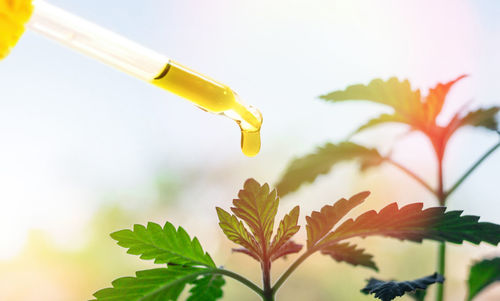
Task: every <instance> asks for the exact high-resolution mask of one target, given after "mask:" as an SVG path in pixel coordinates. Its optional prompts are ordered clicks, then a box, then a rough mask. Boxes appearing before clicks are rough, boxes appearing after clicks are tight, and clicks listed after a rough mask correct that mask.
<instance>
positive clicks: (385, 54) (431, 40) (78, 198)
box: [0, 0, 500, 256]
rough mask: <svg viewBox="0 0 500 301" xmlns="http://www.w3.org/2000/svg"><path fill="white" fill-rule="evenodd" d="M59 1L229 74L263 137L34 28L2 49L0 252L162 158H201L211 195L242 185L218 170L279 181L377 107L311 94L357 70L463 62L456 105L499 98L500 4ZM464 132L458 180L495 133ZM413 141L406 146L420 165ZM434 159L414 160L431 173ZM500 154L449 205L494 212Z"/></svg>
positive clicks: (80, 216)
mask: <svg viewBox="0 0 500 301" xmlns="http://www.w3.org/2000/svg"><path fill="white" fill-rule="evenodd" d="M50 2H51V3H53V4H56V5H58V6H60V7H62V8H64V9H67V10H69V11H71V12H73V13H75V14H77V15H80V16H82V17H85V18H87V19H90V20H92V21H95V22H96V23H98V24H100V25H102V26H104V27H107V28H109V29H111V30H113V31H116V32H118V33H120V34H122V35H124V36H126V37H128V38H130V39H132V40H135V41H137V42H140V43H141V44H144V45H146V46H148V47H150V48H152V49H155V50H157V51H159V52H161V53H164V54H165V55H167V56H169V57H172V58H174V59H176V60H178V61H180V62H182V63H183V64H186V65H188V66H191V67H193V68H194V69H197V70H199V71H201V72H204V73H207V74H209V75H211V76H212V77H214V78H216V79H218V80H220V81H222V82H224V83H227V84H228V85H230V86H231V87H233V88H234V89H235V90H236V91H237V92H238V93H239V94H240V96H242V97H243V98H244V99H245V100H246V101H247V102H248V103H250V104H254V105H255V106H256V107H258V108H259V109H261V111H262V113H263V115H264V126H263V129H262V134H263V147H262V152H261V154H260V155H259V156H257V157H256V158H252V159H250V158H246V157H244V156H243V155H242V154H241V152H240V150H239V139H240V137H239V131H238V129H237V127H236V126H235V125H233V124H232V122H231V121H229V120H227V119H225V118H223V117H219V116H215V115H210V114H207V113H204V112H202V111H201V110H198V109H196V108H195V107H194V106H192V105H191V104H189V103H188V102H186V101H184V100H181V99H180V98H178V97H176V96H174V95H171V94H168V93H165V92H164V91H162V90H159V89H157V88H155V87H153V86H150V85H148V84H146V83H143V82H140V81H138V80H136V79H135V78H132V77H129V76H127V75H125V74H121V73H120V72H118V71H115V70H113V69H111V68H109V67H107V66H105V65H102V64H100V63H98V62H95V61H93V60H91V59H88V58H86V57H83V56H81V55H79V54H77V53H74V52H72V51H70V50H68V49H66V48H63V47H61V46H59V45H57V44H55V43H53V42H52V41H49V40H47V39H45V38H44V37H41V36H38V35H36V34H35V33H31V32H27V33H26V34H25V36H24V37H23V38H22V40H21V42H20V43H19V45H18V46H17V47H16V48H15V49H14V51H13V53H12V55H11V56H10V57H9V58H8V59H6V60H5V61H2V62H0V80H1V82H2V89H1V93H0V124H1V126H0V141H2V143H1V145H2V148H1V150H0V166H1V167H2V168H0V182H1V184H0V187H2V188H1V189H0V198H1V199H2V204H4V205H3V206H2V210H0V229H2V230H0V233H1V234H2V236H3V237H6V240H7V241H8V242H10V244H8V245H10V247H8V248H9V249H3V248H4V247H3V246H4V245H7V244H2V246H0V256H2V254H12V253H13V252H14V251H13V250H14V249H15V248H13V247H12V246H21V245H22V243H23V239H24V237H25V234H26V232H27V231H28V230H29V229H30V228H42V229H46V230H48V231H50V232H51V233H53V235H55V236H56V237H59V238H60V240H64V239H66V238H67V237H69V236H70V234H71V233H75V231H80V230H82V229H84V228H85V222H86V221H87V220H88V218H89V216H90V215H91V214H92V212H93V211H94V210H95V209H96V208H98V206H99V205H100V204H101V203H102V202H103V199H104V198H103V196H105V195H109V194H113V193H117V194H130V195H135V196H137V198H138V199H144V200H147V199H148V198H150V196H151V194H152V192H151V190H150V187H149V186H148V183H150V182H151V180H152V179H153V178H154V177H155V175H156V173H157V172H158V170H160V169H162V168H165V169H169V170H172V171H174V172H176V171H179V172H181V171H182V170H184V169H193V168H197V169H200V170H203V174H204V177H205V178H206V179H207V180H206V183H205V184H203V185H200V186H199V187H195V188H194V189H193V191H197V192H199V195H198V196H196V195H195V196H196V197H197V198H201V197H202V196H203V198H204V200H205V201H206V202H207V208H211V207H213V204H214V203H215V202H220V201H221V200H220V199H211V198H210V196H212V197H214V198H215V197H221V195H222V196H226V195H228V196H232V194H234V191H235V188H233V187H230V188H227V190H228V191H227V192H223V193H222V192H219V194H217V193H213V194H212V195H211V194H208V197H207V195H205V194H204V193H203V188H206V187H208V186H210V185H209V184H207V183H213V182H215V181H216V179H214V178H213V177H212V176H211V171H214V174H218V175H220V173H227V175H232V177H230V178H231V179H230V180H228V181H230V183H234V185H235V186H234V187H239V185H240V184H241V183H242V182H243V179H245V178H247V177H256V178H259V179H260V180H265V181H271V182H272V181H275V180H276V179H277V177H278V176H279V174H280V172H281V171H282V169H283V168H284V167H285V166H286V163H287V162H288V160H290V159H291V158H292V157H293V156H296V155H300V154H303V153H305V152H307V151H310V150H311V149H313V148H314V147H315V146H316V145H319V144H321V143H322V142H324V141H327V140H330V141H336V140H340V139H342V138H343V137H344V136H345V135H346V134H347V133H349V132H350V131H351V130H352V129H353V128H355V127H356V125H358V124H359V123H360V122H361V121H362V120H363V119H364V118H366V117H368V116H374V115H377V114H378V113H379V112H380V111H381V110H382V109H380V108H378V107H376V106H372V105H366V104H342V105H335V106H332V105H328V104H323V103H321V102H320V101H319V100H317V99H316V98H315V97H316V96H317V95H320V94H322V93H325V92H328V91H331V90H334V89H340V88H344V87H345V86H347V85H349V84H352V83H358V82H360V83H367V82H368V81H369V80H370V79H372V78H376V77H382V78H388V77H390V76H398V77H400V78H409V79H410V80H411V81H412V82H413V83H414V85H415V86H416V87H423V88H427V87H429V86H431V85H433V84H435V83H436V82H439V81H447V80H450V79H452V78H455V77H456V76H457V75H459V74H462V73H468V74H470V75H471V77H470V78H468V79H466V80H464V81H463V82H461V83H460V84H459V85H458V86H457V87H456V89H455V90H453V92H452V93H451V94H450V97H451V100H452V106H450V107H449V108H447V109H448V110H451V109H453V108H457V107H460V106H461V105H462V104H463V103H464V102H467V101H470V100H473V101H474V103H473V106H480V105H488V104H500V96H499V93H498V91H496V88H497V86H498V84H499V79H500V55H499V49H500V20H499V19H498V15H499V14H500V2H498V1H451V0H450V1H404V2H403V1H326V0H314V1H294V0H274V1H265V0H258V1H234V0H214V1H205V0H203V1H202V0H198V1H187V0H183V1H153V0H151V1H129V0H120V1H118V0H107V1H102V0H87V1H74V0H73V1H70V0H52V1H50ZM445 115H446V114H445ZM444 117H446V116H444ZM378 133H379V134H380V133H381V132H378ZM369 136H370V135H366V136H363V137H361V138H364V137H365V138H366V137H369ZM372 137H373V136H372ZM461 137H462V138H459V139H456V140H454V141H453V146H454V147H455V149H456V150H455V151H452V152H450V161H449V162H448V166H447V168H448V172H449V173H450V174H452V175H453V177H455V178H456V177H458V175H459V174H460V173H461V172H462V170H463V169H464V168H466V166H467V165H468V164H470V163H471V162H473V161H474V159H475V158H476V157H478V156H480V154H481V153H482V152H483V151H484V150H486V149H487V148H488V147H489V146H490V145H492V144H493V143H494V142H495V137H494V135H489V134H486V133H483V132H474V131H465V132H464V133H463V135H462V136H461ZM367 139H368V138H367ZM365 140H366V139H365ZM372 141H378V142H379V143H380V139H372ZM418 141H419V140H417V142H414V143H413V144H410V146H409V147H407V148H403V149H402V150H401V151H400V152H399V153H397V154H396V155H397V156H399V158H401V160H404V159H405V158H406V159H409V160H410V161H411V160H413V161H414V162H416V160H417V157H418V156H419V154H420V152H416V151H415V149H421V147H420V146H419V145H417V144H418V143H419V142H418ZM415 147H416V148H415ZM432 164H433V163H432V162H429V166H428V167H426V166H422V165H420V164H417V166H416V168H417V169H418V170H419V171H420V172H422V173H424V174H426V175H427V174H429V173H431V171H432V168H433V165H432ZM409 165H411V163H409ZM224 166H227V169H224V168H225V167H224ZM242 167H245V168H246V169H244V170H242ZM499 167H500V155H499V154H496V155H495V156H493V157H492V158H491V159H490V160H489V161H488V163H487V165H486V166H484V167H482V168H481V169H480V170H478V172H477V174H475V175H474V177H473V178H472V179H470V181H469V182H468V183H467V185H465V186H464V187H463V189H462V190H461V193H462V196H461V197H457V198H456V200H455V201H454V203H453V204H452V207H456V208H465V209H467V210H468V212H469V213H474V214H480V215H482V216H484V217H485V219H488V220H491V221H496V222H499V221H500V210H499V209H500V205H498V204H499V202H498V192H497V191H498V190H497V187H496V186H497V185H498V175H497V174H496V173H495V172H496V170H498V168H499ZM231 168H232V169H231ZM220 169H223V171H221V170H220ZM431 175H432V174H431ZM214 177H215V176H214ZM219 188H220V189H223V187H219ZM193 194H194V192H193V193H191V195H190V196H193ZM339 194H340V192H339ZM301 196H304V194H301ZM470 200H474V202H473V204H471V202H470ZM404 201H405V202H409V201H417V200H404ZM136 205H137V204H135V205H134V204H131V205H130V206H136ZM493 208H494V209H495V210H493ZM60 228H63V229H64V231H63V230H60ZM58 229H59V230H58ZM61 231H62V232H61ZM4 232H5V233H4Z"/></svg>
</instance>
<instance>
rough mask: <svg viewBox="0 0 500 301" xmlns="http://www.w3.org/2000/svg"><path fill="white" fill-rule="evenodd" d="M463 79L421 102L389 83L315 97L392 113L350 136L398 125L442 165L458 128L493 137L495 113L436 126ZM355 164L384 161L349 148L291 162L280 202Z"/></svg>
mask: <svg viewBox="0 0 500 301" xmlns="http://www.w3.org/2000/svg"><path fill="white" fill-rule="evenodd" d="M464 77H465V75H462V76H460V77H458V78H456V79H454V80H452V81H450V82H448V83H445V84H438V85H436V86H435V87H434V88H431V89H429V91H428V93H427V96H425V97H422V95H421V92H420V90H413V89H412V88H411V86H410V83H409V82H408V81H407V80H405V81H400V80H398V79H397V78H390V79H389V80H387V81H383V80H381V79H375V80H373V81H371V82H370V83H369V84H368V85H361V84H358V85H352V86H349V87H347V88H346V89H345V90H341V91H334V92H331V93H328V94H326V95H322V96H320V98H321V99H323V100H325V101H328V102H341V101H353V100H362V101H371V102H374V103H377V104H382V105H385V106H388V107H390V108H392V109H393V113H391V114H381V115H380V116H378V117H375V118H373V119H371V120H369V121H368V122H366V123H365V124H363V125H361V126H360V127H359V128H358V129H357V130H356V131H355V132H354V133H353V134H357V133H359V132H362V131H365V130H367V129H371V128H374V127H376V126H379V125H382V124H386V123H397V124H403V125H405V126H406V127H408V128H409V129H410V130H411V131H420V132H422V133H423V134H425V136H426V137H428V139H429V140H430V141H431V143H432V145H433V147H434V150H435V152H436V155H437V156H438V159H442V158H443V155H444V152H445V149H446V145H447V143H448V141H449V139H450V138H451V137H452V136H453V134H454V133H456V132H457V130H459V129H460V128H463V127H466V126H474V127H481V128H486V129H490V130H496V131H498V122H497V120H496V118H495V117H496V114H497V113H498V112H499V111H500V107H498V106H494V107H490V108H484V109H483V108H482V109H477V110H473V111H469V112H467V113H464V110H465V108H462V109H461V110H459V111H458V112H456V113H455V114H454V115H453V117H452V118H451V119H450V120H449V122H448V123H447V124H446V125H444V126H441V125H439V124H438V123H437V122H436V119H437V118H438V116H439V114H440V113H441V111H442V108H443V107H444V105H445V100H446V96H447V95H448V92H449V91H450V89H451V87H452V86H453V85H454V84H455V83H457V82H458V81H460V80H461V79H463V78H464ZM355 159H356V160H359V161H360V163H361V168H362V169H366V168H368V167H373V166H377V165H379V164H381V163H383V162H385V161H388V160H389V158H388V157H387V156H384V155H382V154H380V153H379V152H378V151H377V150H376V149H374V148H368V147H365V146H362V145H359V144H356V143H353V142H341V143H338V144H332V143H327V144H325V145H324V146H322V147H319V148H317V149H316V150H315V151H314V152H313V153H311V154H308V155H306V156H303V157H300V158H297V159H295V160H293V161H292V162H291V163H290V164H289V166H288V168H287V170H286V171H285V173H284V175H283V176H282V178H281V180H280V181H279V182H278V184H277V185H276V187H277V189H278V193H279V195H280V196H284V195H286V194H288V193H290V192H293V191H295V190H297V189H298V188H299V187H300V186H301V185H303V184H305V183H309V182H312V181H314V180H315V179H316V178H317V177H318V176H319V175H322V174H326V173H328V172H329V171H330V169H331V168H332V167H333V166H334V165H335V164H337V163H339V162H343V161H347V160H355Z"/></svg>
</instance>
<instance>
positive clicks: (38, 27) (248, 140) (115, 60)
mask: <svg viewBox="0 0 500 301" xmlns="http://www.w3.org/2000/svg"><path fill="white" fill-rule="evenodd" d="M33 6H34V9H33V13H32V16H31V18H30V20H29V21H28V23H27V24H26V27H27V28H29V29H30V30H33V31H35V32H37V33H40V34H42V35H44V36H46V37H49V38H51V39H52V40H55V41H57V42H59V43H61V44H63V45H66V46H68V47H70V48H72V49H75V50H77V51H78V52H80V53H83V54H85V55H87V56H90V57H93V58H95V59H97V60H99V61H101V62H103V63H105V64H107V65H110V66H113V67H115V68H117V69H119V70H121V71H123V72H125V73H128V74H130V75H132V76H135V77H137V78H139V79H141V80H144V81H147V82H149V83H152V84H154V85H155V86H157V87H160V88H163V89H165V90H168V91H170V92H172V93H174V94H177V95H179V96H181V97H183V98H185V99H187V100H189V101H191V102H192V103H194V104H195V105H196V106H198V107H200V108H201V109H203V110H205V111H208V112H211V113H215V114H220V115H224V116H227V117H229V118H231V119H232V120H234V121H236V122H237V123H238V125H239V127H240V130H241V148H242V151H243V153H244V154H245V155H247V156H255V155H257V153H258V152H259V150H260V128H261V125H262V115H261V114H260V112H259V111H258V110H257V109H256V108H254V107H252V106H250V105H247V104H245V103H244V102H242V101H241V100H240V98H239V97H238V95H237V94H236V93H235V92H234V91H233V90H232V89H231V88H230V87H228V86H227V85H224V84H222V83H220V82H217V81H215V80H213V79H211V78H210V77H208V76H205V75H203V74H201V73H198V72H196V71H194V70H192V69H190V68H188V67H185V66H183V65H181V64H179V63H178V62H176V61H174V60H172V59H169V58H167V57H166V56H164V55H161V54H159V53H157V52H155V51H152V50H150V49H147V48H145V47H143V46H141V45H139V44H137V43H135V42H132V41H130V40H128V39H126V38H123V37H121V36H119V35H118V34H116V33H113V32H111V31H109V30H107V29H104V28H102V27H100V26H98V25H95V24H93V23H91V22H89V21H87V20H84V19H82V18H80V17H78V16H75V15H73V14H71V13H68V12H66V11H64V10H63V9H60V8H58V7H56V6H54V5H51V4H49V3H47V2H45V1H43V0H35V1H34V2H33Z"/></svg>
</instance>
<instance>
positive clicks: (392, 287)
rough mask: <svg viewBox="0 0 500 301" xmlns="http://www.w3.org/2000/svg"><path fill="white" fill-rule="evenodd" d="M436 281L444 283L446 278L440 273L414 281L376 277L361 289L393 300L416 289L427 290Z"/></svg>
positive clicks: (366, 292)
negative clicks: (387, 279) (398, 280)
mask: <svg viewBox="0 0 500 301" xmlns="http://www.w3.org/2000/svg"><path fill="white" fill-rule="evenodd" d="M436 282H439V283H443V282H444V278H443V276H441V275H440V274H438V273H434V274H433V275H430V276H427V277H423V278H419V279H416V280H412V281H402V282H395V281H382V280H378V279H375V278H371V279H369V280H368V284H367V285H366V286H365V287H364V288H363V289H361V292H362V293H363V294H365V295H368V294H374V295H375V298H378V299H380V300H382V301H391V300H393V299H394V298H396V297H400V296H403V295H404V294H405V293H408V292H413V291H416V290H426V289H427V287H428V286H429V285H431V284H434V283H436Z"/></svg>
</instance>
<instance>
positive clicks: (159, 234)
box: [94, 222, 225, 301]
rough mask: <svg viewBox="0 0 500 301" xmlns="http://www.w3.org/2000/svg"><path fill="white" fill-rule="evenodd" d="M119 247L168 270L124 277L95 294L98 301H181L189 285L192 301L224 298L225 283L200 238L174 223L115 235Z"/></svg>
mask: <svg viewBox="0 0 500 301" xmlns="http://www.w3.org/2000/svg"><path fill="white" fill-rule="evenodd" d="M111 237H112V238H113V239H115V240H117V241H118V245H120V246H122V247H124V248H128V253H129V254H133V255H140V258H141V259H146V260H149V259H153V260H154V262H155V263H157V264H167V266H168V268H159V269H153V270H145V271H139V272H137V273H136V277H123V278H119V279H117V280H115V281H113V282H112V285H113V287H112V288H106V289H102V290H100V291H98V292H96V293H95V294H94V296H95V297H96V300H97V301H108V300H109V301H111V300H120V301H156V300H166V301H168V300H177V298H178V297H179V295H180V293H181V292H182V290H183V289H184V287H185V286H186V285H187V284H191V285H193V287H192V288H191V290H190V293H191V295H190V296H189V298H188V300H189V301H198V300H200V301H201V300H203V301H215V300H217V299H219V298H221V297H222V286H223V285H224V283H225V281H224V279H223V278H222V276H221V275H220V270H218V269H217V268H216V267H215V263H214V262H213V260H212V258H211V257H210V255H209V254H208V253H206V252H204V251H203V248H202V247H201V245H200V243H199V241H198V239H197V238H196V237H195V238H193V239H191V238H190V237H189V235H188V234H187V233H186V231H185V230H184V229H183V228H181V227H179V228H178V229H177V230H176V229H175V227H174V226H173V225H172V224H171V223H168V222H167V223H166V224H165V226H164V227H163V228H162V227H161V226H160V225H158V224H155V223H151V222H150V223H148V225H147V227H144V226H142V225H134V228H133V230H128V229H126V230H121V231H117V232H114V233H112V234H111Z"/></svg>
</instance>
